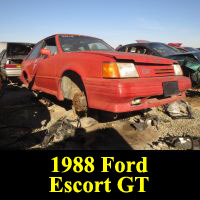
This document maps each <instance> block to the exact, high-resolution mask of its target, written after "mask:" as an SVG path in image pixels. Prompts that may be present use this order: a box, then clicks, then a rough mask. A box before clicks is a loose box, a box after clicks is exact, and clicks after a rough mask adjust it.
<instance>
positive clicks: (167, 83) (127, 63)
mask: <svg viewBox="0 0 200 200" xmlns="http://www.w3.org/2000/svg"><path fill="white" fill-rule="evenodd" d="M175 69H178V70H181V68H180V66H178V65H177V62H176V61H172V60H169V59H165V58H158V57H154V56H147V55H139V54H130V53H121V52H116V51H115V50H114V49H113V48H112V47H110V46H109V45H108V44H106V43H105V42H104V41H103V40H100V39H97V38H93V37H88V36H79V35H67V34H66V35H65V34H61V35H53V36H50V37H48V38H46V39H44V40H42V41H40V42H39V43H38V44H36V45H35V47H34V49H33V50H32V51H31V52H30V54H29V55H28V56H27V58H26V59H25V60H24V61H23V63H22V74H21V80H22V81H23V83H24V84H26V85H27V86H29V88H32V90H37V91H42V92H45V93H49V94H52V95H55V96H56V97H57V98H58V99H59V100H64V99H65V98H66V99H70V100H72V101H73V102H75V104H76V102H77V101H78V102H79V104H84V99H82V96H81V97H80V96H79V95H77V92H78V89H77V88H76V87H75V85H76V86H78V88H79V89H80V91H81V92H82V93H84V95H85V96H86V99H87V106H88V107H89V108H93V109H99V110H104V111H110V112H114V113H121V112H130V111H135V110H142V109H146V108H151V107H154V106H160V105H163V104H167V103H170V102H173V101H176V100H178V99H182V98H184V96H185V93H184V91H185V90H187V89H188V88H190V87H191V82H190V80H189V79H188V78H186V77H184V76H182V75H181V74H179V75H175V73H177V72H175V71H174V70H175ZM179 72H180V73H181V71H179ZM73 88H75V89H73ZM79 97H80V98H79Z"/></svg>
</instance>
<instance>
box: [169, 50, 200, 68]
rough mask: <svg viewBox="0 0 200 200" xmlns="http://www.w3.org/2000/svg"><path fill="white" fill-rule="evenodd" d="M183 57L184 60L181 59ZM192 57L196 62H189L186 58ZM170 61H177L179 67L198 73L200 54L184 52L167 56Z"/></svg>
mask: <svg viewBox="0 0 200 200" xmlns="http://www.w3.org/2000/svg"><path fill="white" fill-rule="evenodd" d="M183 57H184V59H183ZM190 57H193V58H195V59H196V60H197V62H195V63H194V62H191V61H190V60H188V58H190ZM168 58H170V59H174V60H177V61H178V62H179V64H180V65H181V66H185V67H188V68H190V69H192V70H193V71H200V52H186V53H180V54H174V55H170V56H168Z"/></svg>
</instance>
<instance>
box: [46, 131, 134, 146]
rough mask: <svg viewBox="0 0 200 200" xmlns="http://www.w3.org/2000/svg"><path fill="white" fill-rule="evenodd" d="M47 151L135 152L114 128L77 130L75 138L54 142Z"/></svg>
mask: <svg viewBox="0 0 200 200" xmlns="http://www.w3.org/2000/svg"><path fill="white" fill-rule="evenodd" d="M44 149H46V150H133V148H132V147H131V146H130V145H129V144H128V143H127V141H126V140H125V139H124V138H123V137H122V136H121V135H120V134H119V133H118V131H117V130H115V129H114V128H104V129H98V130H95V131H91V132H88V133H86V131H85V129H83V128H79V129H76V132H75V136H74V137H70V138H67V139H64V140H62V141H60V142H54V143H52V144H50V145H49V146H47V147H46V148H44Z"/></svg>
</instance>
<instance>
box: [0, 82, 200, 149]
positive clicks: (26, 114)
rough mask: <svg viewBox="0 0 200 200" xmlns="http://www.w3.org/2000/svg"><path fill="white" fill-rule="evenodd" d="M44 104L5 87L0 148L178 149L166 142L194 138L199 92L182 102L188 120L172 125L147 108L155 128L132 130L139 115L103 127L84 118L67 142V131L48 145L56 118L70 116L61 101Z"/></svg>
mask: <svg viewBox="0 0 200 200" xmlns="http://www.w3.org/2000/svg"><path fill="white" fill-rule="evenodd" d="M47 99H50V100H51V101H50V102H51V103H49V102H48V100H47V101H46V100H45V99H44V98H43V99H40V100H38V99H36V98H34V97H33V95H32V94H31V93H30V91H28V90H27V89H26V88H19V87H16V86H15V87H14V86H11V87H8V88H7V90H6V92H5V94H4V96H3V97H1V98H0V148H1V149H63V150H73V149H80V150H91V149H100V150H109V149H114V150H118V149H132V150H134V149H136V150H140V149H145V150H154V149H155V150H167V149H173V150H174V149H182V148H180V146H179V147H177V146H174V145H171V144H169V137H170V139H173V138H177V137H178V136H179V137H182V136H184V135H189V136H190V137H196V138H200V129H199V125H200V121H199V119H200V92H199V91H196V90H190V91H188V97H187V99H186V101H187V102H189V103H190V105H191V106H192V111H193V117H194V119H176V120H173V119H172V118H171V117H169V116H168V115H167V114H166V113H165V112H163V111H162V109H161V108H153V109H151V110H150V111H148V114H149V115H151V116H157V118H158V125H157V126H148V127H146V128H145V129H144V130H138V129H136V128H135V126H134V123H135V122H137V121H138V120H141V113H139V114H138V113H131V114H130V115H129V116H126V117H124V118H121V119H118V120H115V121H106V122H103V123H102V122H101V123H100V122H97V121H96V120H92V119H90V118H89V119H88V118H87V119H82V121H81V124H82V126H83V127H82V128H79V129H76V130H75V132H74V133H73V137H69V134H68V133H67V132H66V133H67V134H68V135H67V137H65V136H66V135H65V134H57V135H54V137H53V138H52V140H51V142H50V143H49V145H46V146H44V145H42V144H43V141H44V138H45V136H46V135H47V133H48V131H47V130H48V129H49V128H50V127H52V125H54V124H55V123H56V122H58V120H59V119H60V118H64V117H65V118H66V117H67V118H69V119H71V118H72V115H73V113H72V111H70V110H68V109H67V108H66V105H65V104H64V103H63V102H62V103H61V102H58V101H57V100H56V99H55V98H53V97H47ZM52 102H53V104H52ZM67 110H68V111H67ZM101 120H102V119H101ZM73 125H74V126H75V125H76V123H75V124H73ZM62 131H63V130H61V132H62ZM63 132H65V130H64V131H63ZM199 142H200V140H199ZM199 146H200V145H199ZM183 149H185V148H183Z"/></svg>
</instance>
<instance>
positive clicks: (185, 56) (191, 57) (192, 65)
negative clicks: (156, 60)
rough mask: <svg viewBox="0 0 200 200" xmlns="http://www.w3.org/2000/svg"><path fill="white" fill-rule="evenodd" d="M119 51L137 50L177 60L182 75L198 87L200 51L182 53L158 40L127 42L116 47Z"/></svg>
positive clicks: (199, 85) (199, 79) (199, 81)
mask: <svg viewBox="0 0 200 200" xmlns="http://www.w3.org/2000/svg"><path fill="white" fill-rule="evenodd" d="M118 51H121V52H137V53H141V54H147V55H154V56H159V57H164V58H169V59H173V60H177V61H178V62H179V64H180V65H181V67H182V69H183V72H184V75H185V76H187V77H190V78H191V81H192V84H193V87H200V51H199V52H198V51H197V52H185V53H182V52H180V51H179V50H177V49H175V48H174V47H170V46H168V45H166V44H163V43H160V42H144V43H133V44H127V45H124V46H122V47H120V48H119V49H118Z"/></svg>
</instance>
